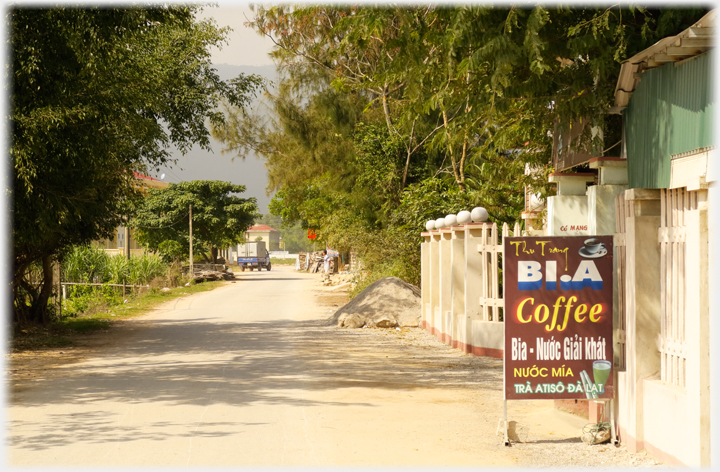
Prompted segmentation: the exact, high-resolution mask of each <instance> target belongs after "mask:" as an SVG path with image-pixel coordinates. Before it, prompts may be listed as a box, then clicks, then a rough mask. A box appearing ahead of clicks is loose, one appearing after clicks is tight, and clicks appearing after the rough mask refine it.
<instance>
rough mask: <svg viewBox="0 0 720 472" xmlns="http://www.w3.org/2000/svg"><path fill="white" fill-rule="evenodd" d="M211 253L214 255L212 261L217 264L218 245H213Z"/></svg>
mask: <svg viewBox="0 0 720 472" xmlns="http://www.w3.org/2000/svg"><path fill="white" fill-rule="evenodd" d="M210 254H211V257H212V263H213V264H217V256H218V248H216V247H211V248H210Z"/></svg>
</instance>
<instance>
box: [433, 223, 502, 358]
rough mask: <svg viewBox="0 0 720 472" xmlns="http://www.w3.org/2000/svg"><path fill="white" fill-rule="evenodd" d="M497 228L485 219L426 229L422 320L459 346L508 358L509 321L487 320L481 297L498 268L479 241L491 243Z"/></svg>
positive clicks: (442, 337) (449, 342) (470, 350)
mask: <svg viewBox="0 0 720 472" xmlns="http://www.w3.org/2000/svg"><path fill="white" fill-rule="evenodd" d="M491 233H492V225H490V224H482V223H480V224H468V225H458V226H453V227H452V228H443V229H441V230H434V231H429V232H425V233H422V235H423V238H424V242H423V243H422V248H421V263H422V269H421V270H422V282H421V296H422V317H421V324H422V326H423V328H425V329H426V330H428V331H429V332H430V333H432V334H433V335H435V336H436V337H437V338H438V339H440V340H441V341H443V342H444V343H447V344H449V345H451V346H453V347H454V348H457V349H460V350H462V351H464V352H467V353H473V354H475V355H478V356H490V357H496V358H502V356H503V349H504V325H503V323H502V322H501V321H499V320H493V321H488V320H484V319H483V306H482V305H481V299H487V294H484V293H483V287H485V286H487V285H488V283H489V282H488V278H489V277H491V275H492V274H491V273H490V272H491V270H492V269H490V268H489V267H488V264H487V260H486V256H487V253H485V257H484V256H483V254H482V253H480V252H479V251H478V247H479V245H480V244H481V243H483V244H485V245H487V244H489V242H490V239H491V237H490V236H491ZM495 234H497V228H495ZM483 238H484V239H483ZM498 242H499V241H496V242H495V246H496V247H497V245H498ZM496 271H497V269H496ZM492 303H496V304H497V303H502V300H501V299H500V300H495V301H492ZM500 306H501V305H500Z"/></svg>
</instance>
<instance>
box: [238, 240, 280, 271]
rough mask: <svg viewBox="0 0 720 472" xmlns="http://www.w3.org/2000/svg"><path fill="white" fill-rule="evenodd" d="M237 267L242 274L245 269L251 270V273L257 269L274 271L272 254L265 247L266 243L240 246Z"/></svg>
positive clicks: (256, 242) (257, 242)
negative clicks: (271, 262) (271, 259)
mask: <svg viewBox="0 0 720 472" xmlns="http://www.w3.org/2000/svg"><path fill="white" fill-rule="evenodd" d="M237 265H238V267H240V270H241V271H242V272H245V269H250V270H251V271H252V270H255V269H257V270H261V269H265V270H270V269H272V264H270V253H269V252H268V250H267V248H266V247H265V241H255V242H252V243H245V244H238V247H237Z"/></svg>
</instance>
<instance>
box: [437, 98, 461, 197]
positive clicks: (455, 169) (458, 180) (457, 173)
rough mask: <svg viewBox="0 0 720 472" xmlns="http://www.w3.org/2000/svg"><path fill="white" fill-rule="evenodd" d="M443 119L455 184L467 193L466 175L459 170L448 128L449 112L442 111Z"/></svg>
mask: <svg viewBox="0 0 720 472" xmlns="http://www.w3.org/2000/svg"><path fill="white" fill-rule="evenodd" d="M442 117H443V123H444V124H445V136H446V137H447V149H448V153H449V154H450V162H451V163H452V169H453V176H454V177H455V182H456V183H457V184H458V187H459V188H460V190H462V191H463V192H464V191H465V174H464V172H463V171H462V169H458V167H459V166H458V162H457V160H456V158H455V152H454V151H453V145H452V140H451V138H450V131H449V128H448V117H447V112H446V111H445V110H444V109H443V111H442ZM464 163H465V162H464V160H463V161H462V162H461V164H464Z"/></svg>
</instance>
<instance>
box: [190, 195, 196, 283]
mask: <svg viewBox="0 0 720 472" xmlns="http://www.w3.org/2000/svg"><path fill="white" fill-rule="evenodd" d="M193 275H195V271H194V269H193V251H192V205H190V276H191V277H192V276H193Z"/></svg>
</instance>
